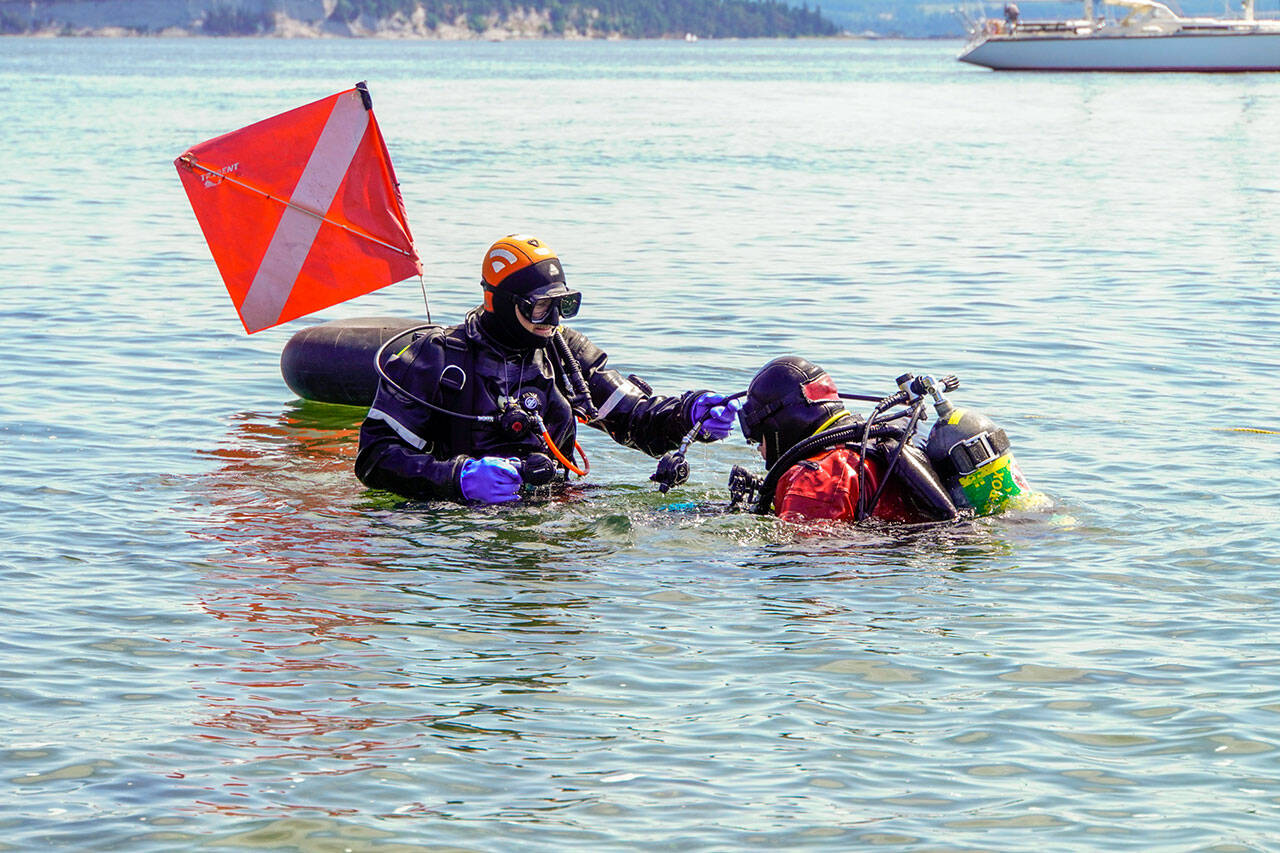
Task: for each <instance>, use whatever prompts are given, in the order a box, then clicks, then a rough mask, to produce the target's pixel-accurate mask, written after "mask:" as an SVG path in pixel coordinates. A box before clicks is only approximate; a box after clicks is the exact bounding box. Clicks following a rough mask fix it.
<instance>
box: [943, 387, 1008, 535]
mask: <svg viewBox="0 0 1280 853" xmlns="http://www.w3.org/2000/svg"><path fill="white" fill-rule="evenodd" d="M935 408H936V409H937V411H938V420H937V421H936V422H935V423H934V425H933V429H932V430H930V431H929V441H928V443H927V444H926V445H925V453H926V455H927V456H928V457H929V462H930V464H932V465H933V468H934V470H935V471H937V472H938V475H939V476H940V477H941V478H942V482H943V483H944V484H945V485H946V487H947V492H948V494H949V495H950V496H951V500H952V501H954V502H955V504H956V506H958V507H969V508H970V509H972V510H973V511H974V513H975V514H977V515H994V514H995V513H997V512H1001V511H1002V510H1004V509H1007V508H1009V507H1010V503H1011V502H1013V501H1014V500H1015V499H1016V498H1018V497H1019V496H1020V495H1023V494H1024V493H1025V494H1027V495H1030V494H1031V489H1030V487H1029V486H1028V485H1027V481H1026V479H1025V478H1024V477H1023V476H1022V471H1021V470H1020V469H1019V468H1018V463H1017V462H1015V461H1014V458H1013V453H1012V452H1011V451H1010V449H1009V438H1008V436H1006V435H1005V432H1004V430H1003V429H1001V428H1000V427H998V426H996V425H995V423H994V422H992V420H991V419H990V418H989V417H987V416H986V415H984V414H982V413H981V412H975V411H971V410H967V409H957V408H954V407H952V405H951V404H950V403H948V402H947V401H946V400H940V401H938V402H936V403H935Z"/></svg>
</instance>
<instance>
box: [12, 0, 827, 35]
mask: <svg viewBox="0 0 1280 853" xmlns="http://www.w3.org/2000/svg"><path fill="white" fill-rule="evenodd" d="M0 32H3V33H6V34H45V35H180V34H187V35H214V36H270V35H277V36H307V35H311V36H366V37H369V36H372V37H376V36H401V37H415V36H416V37H422V38H685V37H692V36H696V37H699V38H796V37H824V36H835V35H839V34H840V32H841V30H840V28H839V27H838V26H837V25H836V24H834V23H833V22H831V21H830V20H828V19H827V18H826V17H825V16H824V15H823V14H822V11H821V9H820V8H819V7H817V6H814V7H812V8H811V7H810V6H809V5H808V4H807V3H805V4H802V5H800V6H798V7H797V6H792V5H790V4H788V3H784V2H779V0H190V1H189V2H186V3H167V4H166V3H164V2H159V1H158V0H157V1H156V2H149V1H148V0H35V2H31V0H2V2H0Z"/></svg>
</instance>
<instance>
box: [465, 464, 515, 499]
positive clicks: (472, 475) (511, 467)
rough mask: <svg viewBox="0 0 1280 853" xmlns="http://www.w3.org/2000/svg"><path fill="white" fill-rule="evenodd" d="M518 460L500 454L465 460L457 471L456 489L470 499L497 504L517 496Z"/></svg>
mask: <svg viewBox="0 0 1280 853" xmlns="http://www.w3.org/2000/svg"><path fill="white" fill-rule="evenodd" d="M517 464H518V460H514V459H503V458H501V457H499V456H484V457H482V458H480V459H468V460H467V461H466V462H463V463H462V470H461V472H459V474H458V490H459V491H461V492H462V496H463V497H464V498H466V499H467V500H469V501H476V502H478V503H482V504H500V503H506V502H507V501H514V500H516V499H517V498H519V497H520V483H521V479H520V469H519V468H517V467H516V465H517Z"/></svg>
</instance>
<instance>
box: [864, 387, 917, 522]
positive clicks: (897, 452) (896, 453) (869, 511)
mask: <svg viewBox="0 0 1280 853" xmlns="http://www.w3.org/2000/svg"><path fill="white" fill-rule="evenodd" d="M922 414H924V400H921V401H920V402H918V403H916V405H915V406H914V407H912V409H911V420H909V421H907V426H906V429H904V430H903V432H902V438H901V439H899V441H898V446H897V447H895V448H894V449H893V454H892V455H891V456H890V457H889V461H888V463H887V464H886V465H885V469H884V474H883V475H882V476H881V477H880V485H878V486H876V491H875V494H873V495H872V496H871V500H869V501H867V503H866V506H865V507H864V509H863V512H862V518H866V517H867V516H870V515H873V514H874V513H875V511H876V505H877V504H879V503H880V495H881V493H882V492H884V487H885V486H887V485H888V484H889V476H890V475H891V474H893V469H894V467H895V466H896V465H897V464H898V460H899V459H900V458H902V448H904V447H906V446H907V441H908V439H910V437H911V435H912V433H914V432H915V429H916V424H917V423H919V421H920V416H921V415H922ZM862 446H863V448H865V447H866V442H863V445H862ZM862 458H863V459H865V458H866V456H863V457H862ZM858 472H859V474H861V472H862V467H861V466H859V467H858ZM858 500H859V501H861V500H862V483H861V482H859V483H858Z"/></svg>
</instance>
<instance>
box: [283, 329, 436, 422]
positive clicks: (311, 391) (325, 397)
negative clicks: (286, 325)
mask: <svg viewBox="0 0 1280 853" xmlns="http://www.w3.org/2000/svg"><path fill="white" fill-rule="evenodd" d="M415 328H423V329H426V328H429V326H428V325H427V324H424V323H422V322H421V321H419V320H414V319H412V318H409V317H355V318H352V319H349V320H333V321H332V322H329V323H321V324H320V325H318V326H309V327H307V328H305V329H302V330H300V331H298V332H296V333H295V334H294V335H293V337H291V338H290V339H289V342H288V343H287V344H285V345H284V350H283V351H282V352H281V353H280V373H281V374H282V375H283V376H284V381H285V384H286V385H288V386H289V388H290V389H291V390H292V391H293V392H294V393H295V394H297V395H298V396H299V397H301V398H303V399H304V400H314V401H315V402H317V403H338V404H341V405H345V406H365V407H367V406H370V405H372V404H373V398H374V395H375V394H376V393H377V391H378V370H377V367H376V365H374V363H373V359H374V356H375V355H377V353H378V349H379V348H380V347H381V346H382V345H383V344H384V343H386V342H387V341H388V340H390V339H391V338H394V337H396V336H397V335H400V334H403V333H405V332H407V331H409V330H410V329H415ZM411 340H412V338H411V337H410V336H408V335H405V341H404V343H405V345H406V346H407V345H408V344H409V343H410V341H411Z"/></svg>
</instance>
